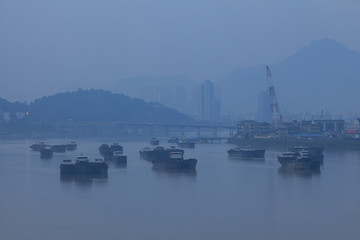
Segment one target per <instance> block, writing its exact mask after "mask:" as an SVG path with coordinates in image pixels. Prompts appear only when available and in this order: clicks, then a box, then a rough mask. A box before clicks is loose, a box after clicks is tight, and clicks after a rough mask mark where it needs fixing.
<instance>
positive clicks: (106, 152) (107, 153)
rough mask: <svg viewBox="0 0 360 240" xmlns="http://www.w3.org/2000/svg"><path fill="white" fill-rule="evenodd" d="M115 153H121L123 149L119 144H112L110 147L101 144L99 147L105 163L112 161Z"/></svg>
mask: <svg viewBox="0 0 360 240" xmlns="http://www.w3.org/2000/svg"><path fill="white" fill-rule="evenodd" d="M115 151H118V152H121V153H122V152H123V147H122V146H121V145H120V144H119V143H113V144H112V145H111V146H109V145H108V144H102V145H101V146H100V147H99V152H100V154H101V155H102V156H103V157H104V160H105V161H109V160H112V159H113V155H114V152H115Z"/></svg>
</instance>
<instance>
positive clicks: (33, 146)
mask: <svg viewBox="0 0 360 240" xmlns="http://www.w3.org/2000/svg"><path fill="white" fill-rule="evenodd" d="M45 146H46V144H45V142H38V143H34V144H31V145H30V148H31V149H32V150H33V151H35V152H39V151H40V150H41V149H43V148H44V147H45Z"/></svg>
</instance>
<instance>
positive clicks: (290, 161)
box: [277, 151, 323, 170]
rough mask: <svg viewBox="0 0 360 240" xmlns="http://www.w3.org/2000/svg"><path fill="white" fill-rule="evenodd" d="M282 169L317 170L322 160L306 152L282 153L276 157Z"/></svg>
mask: <svg viewBox="0 0 360 240" xmlns="http://www.w3.org/2000/svg"><path fill="white" fill-rule="evenodd" d="M277 159H278V161H279V162H280V164H281V167H283V168H289V169H300V170H319V169H320V166H321V164H322V160H323V158H321V157H319V156H312V155H311V154H310V153H309V152H308V151H301V152H284V153H282V154H280V155H279V156H278V157H277Z"/></svg>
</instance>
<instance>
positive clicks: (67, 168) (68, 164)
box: [60, 155, 108, 176]
mask: <svg viewBox="0 0 360 240" xmlns="http://www.w3.org/2000/svg"><path fill="white" fill-rule="evenodd" d="M107 170H108V165H107V164H106V163H105V162H104V160H103V159H95V160H94V161H93V162H90V161H89V158H88V157H87V156H83V155H81V156H78V157H77V158H76V162H75V163H72V160H71V159H64V160H63V162H62V163H61V165H60V174H61V175H89V176H93V175H106V174H107Z"/></svg>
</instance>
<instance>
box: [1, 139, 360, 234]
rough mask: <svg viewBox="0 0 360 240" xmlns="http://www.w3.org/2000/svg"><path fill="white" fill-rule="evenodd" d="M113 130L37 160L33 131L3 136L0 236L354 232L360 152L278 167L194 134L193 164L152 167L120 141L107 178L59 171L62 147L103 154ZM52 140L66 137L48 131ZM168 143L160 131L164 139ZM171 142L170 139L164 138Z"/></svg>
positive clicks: (272, 160) (358, 217) (135, 147)
mask: <svg viewBox="0 0 360 240" xmlns="http://www.w3.org/2000/svg"><path fill="white" fill-rule="evenodd" d="M114 141H116V140H114V139H94V140H85V139H78V140H77V143H78V148H77V150H76V151H75V152H70V153H66V154H56V153H55V154H54V157H53V158H52V159H50V160H41V159H40V157H39V153H38V152H32V151H31V150H30V148H29V146H30V144H31V143H33V142H32V141H4V140H2V141H1V144H0V160H1V162H0V164H1V165H0V188H1V189H2V192H3V194H2V197H1V199H0V210H1V214H0V226H1V227H0V230H1V231H0V238H1V239H99V238H102V239H119V238H122V239H144V238H146V239H169V238H171V239H239V238H244V239H304V238H306V239H357V236H359V234H360V230H359V227H358V223H359V221H360V191H359V190H358V187H357V186H358V182H359V180H360V155H359V153H358V152H356V151H355V152H353V151H342V152H334V151H331V150H329V149H325V152H324V155H325V160H324V166H323V167H322V168H321V172H320V173H299V172H282V171H280V170H279V167H280V164H279V163H278V162H277V160H276V156H277V154H278V153H279V152H280V151H284V149H270V150H268V151H267V152H266V156H265V161H244V160H238V159H237V160H234V159H229V158H228V157H227V153H226V151H227V150H228V149H229V148H231V146H230V145H227V144H198V145H196V148H195V149H186V150H185V157H187V158H188V157H195V158H197V159H198V165H197V171H196V173H186V172H185V173H184V172H177V173H174V172H172V173H169V172H162V171H155V170H153V169H152V168H151V163H149V162H147V161H145V160H143V159H140V158H139V153H138V151H139V150H140V149H141V148H143V147H145V146H148V145H149V143H148V141H123V142H121V144H122V145H123V146H124V152H125V154H126V155H127V156H128V165H127V167H126V168H117V167H116V166H114V165H112V164H111V163H110V166H109V171H108V178H107V179H93V180H84V179H80V180H69V179H61V178H60V170H59V165H60V163H61V161H62V159H63V158H64V157H66V156H69V157H75V156H77V155H79V154H80V153H84V154H88V155H89V157H90V158H91V159H93V158H95V157H99V153H98V150H97V148H98V147H99V146H100V145H101V144H102V143H112V142H114ZM48 142H49V143H53V144H54V143H62V142H64V140H63V139H52V140H49V141H48ZM161 142H162V143H163V144H165V143H164V142H165V141H164V140H162V141H161ZM166 145H167V143H166Z"/></svg>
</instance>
